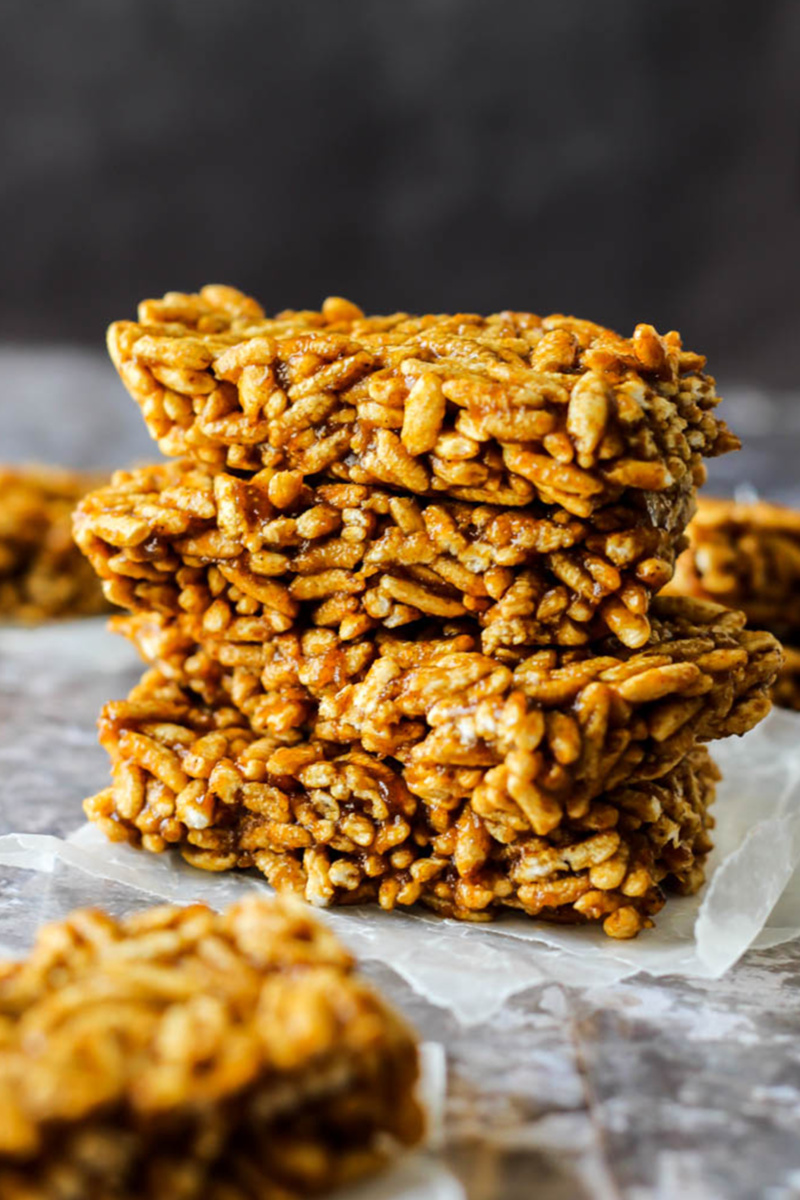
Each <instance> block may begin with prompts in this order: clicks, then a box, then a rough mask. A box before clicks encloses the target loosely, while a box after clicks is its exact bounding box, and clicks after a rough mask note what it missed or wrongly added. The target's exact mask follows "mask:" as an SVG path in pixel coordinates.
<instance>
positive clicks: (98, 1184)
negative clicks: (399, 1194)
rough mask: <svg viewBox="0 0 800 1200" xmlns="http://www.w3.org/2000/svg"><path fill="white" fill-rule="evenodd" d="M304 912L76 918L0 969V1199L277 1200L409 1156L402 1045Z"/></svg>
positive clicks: (266, 905)
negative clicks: (390, 1149)
mask: <svg viewBox="0 0 800 1200" xmlns="http://www.w3.org/2000/svg"><path fill="white" fill-rule="evenodd" d="M308 914H309V910H308V909H307V908H306V907H305V906H304V905H300V904H298V903H297V902H295V901H291V900H275V901H269V900H263V899H247V900H244V901H242V902H241V903H239V904H236V905H234V906H233V907H232V908H230V909H228V911H227V912H225V913H224V914H222V915H217V914H215V913H214V912H212V911H211V910H210V909H208V908H206V907H205V906H204V905H200V904H196V905H192V906H191V907H188V908H170V907H160V908H150V909H146V910H144V911H143V912H141V913H138V914H136V915H135V916H132V917H128V918H126V919H124V920H121V921H120V920H115V919H114V918H113V917H110V916H108V915H106V914H105V913H102V912H98V911H90V910H79V911H76V912H73V913H72V914H71V915H70V916H69V917H68V918H67V919H66V920H64V921H62V922H60V923H59V924H56V925H51V926H46V927H45V928H44V929H42V930H41V931H40V933H39V936H38V939H37V942H36V945H35V947H34V949H33V951H32V952H31V954H30V956H29V958H28V959H27V960H26V961H24V962H20V963H5V964H2V966H0V1194H2V1196H3V1197H4V1200H56V1198H57V1197H58V1198H64V1200H67V1198H72V1197H74V1198H75V1200H78V1198H80V1200H101V1198H102V1200H141V1198H143V1197H147V1200H176V1198H177V1197H180V1198H181V1200H255V1198H256V1197H258V1200H291V1198H292V1197H297V1196H304V1195H309V1194H312V1193H317V1192H320V1191H323V1190H327V1189H328V1188H330V1187H333V1186H336V1185H337V1184H340V1183H347V1182H350V1181H351V1180H353V1179H355V1178H357V1177H359V1176H361V1175H363V1174H365V1173H369V1172H371V1171H373V1170H375V1169H377V1168H378V1167H379V1166H380V1165H381V1163H382V1162H383V1161H384V1159H385V1149H386V1147H385V1145H384V1143H385V1142H387V1141H388V1140H389V1139H391V1140H392V1141H394V1142H400V1143H408V1144H411V1143H413V1142H414V1141H416V1140H417V1139H418V1138H419V1136H420V1134H421V1126H422V1121H421V1114H420V1110H419V1108H418V1106H417V1103H416V1101H415V1099H414V1095H413V1089H414V1083H415V1080H416V1075H417V1055H416V1047H415V1044H414V1039H413V1037H412V1035H411V1033H410V1032H409V1030H408V1029H407V1028H406V1027H405V1025H404V1024H402V1023H401V1021H400V1020H399V1019H398V1018H397V1017H396V1016H395V1015H394V1014H393V1013H392V1012H391V1011H390V1010H389V1009H388V1008H387V1007H386V1006H385V1005H384V1003H383V1001H382V1000H381V999H380V998H379V997H378V996H377V995H376V994H375V993H374V992H373V991H372V989H371V988H369V987H368V986H367V985H366V984H365V983H363V982H362V981H361V980H360V979H359V978H358V976H357V975H356V974H355V973H354V963H353V960H352V959H351V957H350V955H349V954H348V953H347V952H346V951H345V950H344V949H343V947H342V946H341V945H340V944H339V942H338V941H337V940H336V939H335V937H334V936H333V935H332V934H331V933H330V932H329V931H328V930H327V929H325V928H323V927H322V926H321V925H320V924H318V923H317V922H316V921H314V920H313V919H311V917H310V916H309V915H308Z"/></svg>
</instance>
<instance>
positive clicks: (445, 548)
mask: <svg viewBox="0 0 800 1200" xmlns="http://www.w3.org/2000/svg"><path fill="white" fill-rule="evenodd" d="M669 495H670V502H669V503H667V500H666V498H663V497H662V498H660V499H659V502H657V503H655V504H651V505H649V506H645V505H643V504H642V505H637V504H636V503H635V502H634V501H629V502H628V503H627V504H618V505H612V506H609V507H608V508H605V509H602V510H600V512H598V513H596V514H595V515H594V516H593V517H592V518H590V519H584V518H579V517H574V516H571V515H570V514H569V513H567V512H566V511H564V510H563V509H555V510H553V509H551V510H544V509H542V508H541V506H539V505H529V506H527V507H526V508H524V509H504V508H498V507H496V506H491V505H476V504H465V503H461V502H458V501H454V500H447V499H443V500H438V501H434V500H424V499H418V498H416V497H413V496H398V495H395V494H393V493H391V492H387V491H385V490H381V489H379V488H375V487H371V486H367V485H360V484H352V483H334V484H322V485H320V486H317V487H315V488H313V489H312V488H311V487H308V486H306V485H304V483H303V479H302V477H301V476H300V474H299V473H298V472H289V471H285V472H281V473H278V474H275V473H273V472H270V471H264V472H262V473H261V475H256V476H254V477H252V478H251V479H241V478H238V477H237V476H235V475H232V474H229V473H225V472H222V471H220V472H213V471H211V470H209V469H208V468H206V467H202V466H194V465H193V464H192V463H191V462H178V463H168V464H164V465H156V466H148V467H141V468H139V469H138V470H135V471H131V472H127V471H120V472H117V474H115V476H114V478H113V480H112V482H111V484H110V485H108V486H106V487H104V488H101V489H100V490H99V491H96V492H93V493H91V495H89V496H87V497H86V498H85V499H84V500H83V502H82V503H81V505H80V507H79V509H78V510H77V512H76V515H75V537H76V540H77V542H78V544H79V545H80V546H81V548H82V549H83V551H84V553H85V554H86V555H87V556H88V558H89V560H90V562H91V564H92V566H93V567H94V569H95V570H96V571H97V573H98V574H99V575H100V577H101V578H102V580H103V581H104V589H105V593H106V595H107V597H108V599H109V600H111V601H112V602H113V603H114V604H118V605H120V606H121V607H125V608H128V609H131V610H134V611H154V612H162V613H166V614H177V613H181V612H189V613H192V614H195V615H197V616H198V617H199V618H201V624H202V630H203V636H212V637H219V636H224V637H226V638H228V639H229V640H237V631H238V630H241V631H242V634H241V640H245V641H256V640H267V639H268V638H270V637H272V636H273V635H274V634H275V633H282V632H286V631H287V630H288V629H291V628H292V627H293V626H294V625H295V624H304V625H306V626H308V625H319V626H321V627H323V628H332V629H335V630H336V631H337V633H338V636H339V638H340V639H341V640H343V641H348V640H350V639H352V638H356V637H358V636H360V635H361V634H364V633H366V632H368V631H369V630H370V629H374V628H376V627H380V626H383V627H387V628H395V627H397V626H400V625H404V624H407V623H408V622H410V621H415V620H418V619H419V618H421V617H429V618H437V619H442V618H443V619H453V618H457V617H462V616H474V617H475V618H476V619H478V620H479V621H480V623H481V625H482V627H483V646H484V648H485V649H486V651H487V652H488V653H491V652H493V651H494V650H496V649H497V648H498V647H500V646H503V645H512V646H513V645H537V644H553V643H557V644H561V645H581V644H583V643H585V642H587V641H589V640H590V639H591V638H597V637H598V636H602V635H603V634H607V633H609V632H611V633H613V634H615V635H616V636H617V637H618V638H619V639H620V641H622V642H623V643H624V644H625V645H627V646H632V647H639V646H643V645H644V644H645V643H646V642H647V639H648V637H649V636H650V623H649V621H648V617H647V611H648V607H649V603H650V598H651V596H652V595H653V593H655V592H657V591H658V590H659V589H660V588H661V587H663V585H664V584H665V583H666V582H667V581H668V580H669V579H670V578H671V575H672V570H673V567H674V561H675V555H676V550H679V549H681V548H682V546H683V544H684V542H683V537H682V534H683V530H684V528H685V526H686V523H687V521H688V519H689V517H690V516H691V513H692V511H693V508H694V493H693V489H692V488H691V487H689V486H688V484H687V486H686V487H683V486H681V487H678V488H673V489H672V491H671V493H670V494H669ZM662 501H663V502H662Z"/></svg>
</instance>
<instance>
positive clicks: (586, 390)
mask: <svg viewBox="0 0 800 1200" xmlns="http://www.w3.org/2000/svg"><path fill="white" fill-rule="evenodd" d="M139 318H140V320H139V323H135V322H130V321H120V322H117V323H116V324H114V325H112V326H111V329H110V330H109V337H108V344H109V350H110V353H111V357H112V359H113V361H114V363H115V365H116V367H117V369H118V371H119V373H120V375H121V377H122V379H123V381H124V383H125V385H126V387H127V388H128V390H129V392H130V393H131V395H132V396H133V397H134V399H135V400H136V401H137V402H138V403H139V405H140V406H141V408H142V412H143V414H144V417H145V420H146V422H147V425H148V428H149V429H150V432H151V433H152V435H153V437H155V438H156V440H157V441H158V444H159V446H160V448H161V449H162V451H163V452H164V453H165V454H167V455H172V456H174V455H178V456H183V455H188V456H190V457H192V458H194V459H195V460H197V461H201V462H204V463H207V464H209V465H210V466H213V467H225V466H227V467H229V468H230V469H233V470H236V471H246V472H257V471H261V470H262V469H263V468H264V467H269V468H272V469H274V470H278V471H281V470H292V471H298V472H299V473H300V474H301V475H302V476H303V477H311V476H318V475H325V476H328V477H330V478H334V479H339V480H346V481H349V482H351V483H357V484H383V485H385V486H388V487H390V488H395V489H398V490H402V491H405V492H407V493H410V494H414V495H422V496H441V495H449V496H451V497H453V498H455V499H458V500H467V501H474V502H480V503H493V504H502V505H507V506H519V505H523V504H528V503H530V502H531V501H532V500H539V501H541V502H542V503H544V504H549V505H557V506H559V507H561V508H563V509H565V510H566V511H567V512H569V513H571V514H573V515H575V516H578V517H588V516H590V515H591V514H592V513H594V512H596V511H597V510H598V509H601V508H603V507H605V506H607V505H609V504H613V503H615V502H616V501H617V500H618V499H619V498H620V496H621V495H622V494H623V492H625V491H627V490H628V489H632V490H633V491H635V492H640V493H643V494H644V496H645V497H651V496H655V497H659V496H663V495H664V494H665V493H666V494H667V496H668V494H669V493H670V491H671V489H673V488H675V487H676V486H677V485H679V484H681V482H682V481H685V480H687V479H689V480H692V481H693V482H695V483H696V482H699V481H700V479H701V478H702V461H701V460H702V458H703V457H711V456H715V455H718V454H722V453H725V452H726V451H727V450H731V449H734V448H736V447H737V446H738V442H737V440H736V438H734V437H733V436H732V435H731V434H730V433H729V432H728V430H727V428H726V427H725V425H724V423H723V422H721V421H720V420H718V418H717V417H716V416H715V415H714V408H715V406H716V404H717V402H718V397H717V395H716V392H715V387H714V380H713V379H712V378H711V377H710V376H708V375H706V374H704V373H703V367H704V365H705V360H704V359H703V358H702V357H701V356H700V355H697V354H693V353H690V352H688V351H684V350H683V349H682V346H681V340H680V336H679V335H678V334H677V333H674V332H672V333H668V334H666V335H665V336H664V337H659V335H658V334H657V333H656V331H655V330H654V329H653V328H652V326H650V325H638V326H637V327H636V329H635V331H634V334H633V336H632V337H631V338H630V339H628V338H623V337H620V336H619V335H618V334H616V333H613V332H612V331H610V330H608V329H604V328H603V327H602V326H599V325H595V324H592V323H591V322H589V321H581V320H577V319H575V318H572V317H565V316H558V315H556V316H549V317H544V318H541V317H537V316H534V315H533V314H531V313H515V312H503V313H497V314H494V315H492V316H488V317H481V316H476V315H474V314H468V313H459V314H455V315H453V316H447V315H439V316H434V315H429V316H409V315H407V314H405V313H397V314H394V315H392V316H387V317H365V316H364V314H363V313H362V312H361V310H360V309H359V308H357V307H356V306H355V305H353V304H350V303H348V302H347V301H344V300H340V299H336V298H333V299H329V300H327V301H326V302H325V304H323V306H322V309H321V311H320V312H309V311H303V312H293V311H286V312H283V313H280V314H278V316H277V317H276V318H274V319H266V318H265V316H264V313H263V310H262V309H261V307H260V306H259V305H258V304H257V303H256V302H255V301H254V300H252V299H250V298H249V297H247V296H244V295H242V294H241V293H240V292H237V291H235V290H234V289H232V288H225V287H220V286H212V287H206V288H203V290H202V291H201V292H200V293H199V295H183V294H180V293H169V294H168V295H167V296H165V297H164V298H163V300H149V301H145V302H144V303H143V304H142V305H141V306H140V310H139Z"/></svg>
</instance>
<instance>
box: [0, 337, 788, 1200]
mask: <svg viewBox="0 0 800 1200" xmlns="http://www.w3.org/2000/svg"><path fill="white" fill-rule="evenodd" d="M4 361H6V362H7V361H8V360H7V359H6V360H4V359H3V356H2V355H0V370H2V369H3V365H4ZM14 361H15V364H16V368H17V369H20V366H21V364H20V360H19V356H17V358H16V359H15V360H14ZM94 361H95V365H94V366H87V362H88V360H85V359H83V358H80V359H75V358H74V357H69V356H68V357H67V358H60V357H57V356H56V355H55V354H54V355H53V356H51V357H49V358H45V359H42V360H41V361H40V367H41V366H42V365H43V364H44V365H46V367H47V370H48V371H49V372H52V375H51V376H50V377H48V375H47V374H46V372H45V371H44V370H42V371H40V375H39V380H40V389H39V391H38V393H37V396H38V398H37V396H35V395H34V393H33V392H32V393H31V405H33V404H37V403H38V404H39V405H40V407H39V408H38V409H37V410H36V412H37V416H36V419H35V420H34V419H32V415H31V414H32V409H31V408H28V407H27V406H26V407H25V409H24V410H20V412H19V414H18V419H15V421H14V422H12V424H11V438H10V441H9V442H7V443H5V444H4V446H3V456H4V457H8V458H18V459H21V458H29V457H32V456H38V457H41V456H42V454H41V452H40V451H39V446H40V445H42V444H44V445H45V446H47V447H48V453H49V456H51V457H56V452H57V457H58V458H59V459H60V460H61V461H73V462H76V463H77V462H98V463H99V462H104V461H105V462H114V461H116V462H119V461H122V460H123V459H124V458H125V457H126V456H127V451H128V449H129V448H130V449H131V451H132V453H131V455H130V456H131V457H142V456H143V455H146V454H147V453H148V449H147V443H146V440H143V439H141V438H140V437H138V434H137V432H136V431H135V422H134V423H131V421H130V419H129V414H128V413H127V412H126V411H125V401H124V399H123V396H122V393H121V390H119V389H118V385H116V384H115V383H114V382H113V380H111V379H109V381H108V383H109V390H108V396H107V405H108V407H106V393H105V384H104V383H100V382H99V379H100V377H99V376H97V375H96V374H94V372H95V371H96V370H97V371H101V368H100V367H99V365H98V364H99V359H97V360H94ZM24 365H25V364H22V366H24ZM76 371H77V374H76V373H75V372H76ZM86 372H88V374H86ZM101 374H102V371H101ZM103 378H104V377H103ZM87 379H95V381H96V382H95V383H93V384H91V386H86V381H87ZM53 396H56V397H58V398H59V411H55V410H54V408H53V406H52V401H49V400H48V399H47V398H48V397H53ZM2 403H4V404H5V403H6V401H5V400H4V401H2ZM95 404H98V405H100V406H101V410H102V413H103V421H104V429H105V435H104V437H105V440H104V442H103V444H102V446H101V445H99V444H98V442H97V439H96V436H95V432H94V431H95V423H94V419H93V414H94V412H95V409H94V408H93V405H95ZM777 411H779V410H778V409H777V407H776V406H775V405H773V404H772V403H771V402H770V401H769V400H767V399H766V398H764V397H748V396H747V395H746V394H744V393H739V394H734V395H733V396H732V399H731V405H730V413H729V415H730V417H731V422H732V423H733V424H734V425H735V426H736V427H737V429H739V430H740V431H741V432H742V433H744V434H746V435H748V443H749V449H748V452H747V453H746V454H743V455H740V456H739V458H738V462H737V460H736V459H734V458H733V457H732V458H731V459H730V460H728V462H726V463H721V464H719V467H718V468H715V478H716V482H717V485H718V487H720V488H729V487H732V486H735V485H736V484H737V483H744V482H748V483H750V484H753V485H756V486H759V487H760V488H761V489H762V490H763V491H764V492H766V493H767V494H772V495H777V494H781V495H784V496H786V497H789V496H791V495H792V494H795V495H796V493H794V492H793V487H794V486H795V484H794V458H795V454H796V448H797V445H798V437H797V434H798V430H797V429H795V430H794V431H792V430H790V431H789V435H788V436H787V435H786V432H785V427H783V432H782V431H781V427H780V426H779V425H778V423H777V420H776V419H775V413H776V412H777ZM65 414H68V416H69V420H66V421H65V420H64V419H63V418H64V415H65ZM39 421H41V422H42V423H43V424H42V426H41V434H42V436H43V438H44V439H45V440H44V442H43V443H42V442H40V440H39V427H38V425H37V423H38V422H39ZM55 427H57V428H58V430H60V434H59V436H58V437H56V436H55V435H53V433H52V430H53V428H55ZM6 428H7V427H6ZM48 438H49V439H50V440H49V441H48V440H47V439H48ZM127 438H131V440H130V441H126V440H125V439H127ZM133 439H136V449H135V450H133V445H134V440H133ZM123 448H124V452H123ZM137 672H138V667H137V666H136V663H135V660H134V658H133V655H132V654H131V655H130V656H127V655H126V653H125V648H124V647H119V648H118V649H117V650H111V649H110V650H109V656H108V658H107V659H106V660H101V661H99V662H97V663H93V664H91V665H87V664H86V663H85V662H83V661H82V659H81V655H80V653H79V652H78V653H75V654H74V655H70V656H68V657H66V658H65V657H61V658H59V660H58V661H56V660H55V659H54V658H52V657H51V656H49V655H48V654H47V653H46V652H43V653H41V654H39V655H37V656H36V657H35V658H33V659H32V660H31V663H30V670H26V671H25V672H24V673H23V682H22V684H20V676H19V672H18V671H16V670H15V671H14V673H13V677H12V674H11V672H10V670H4V664H3V662H2V661H0V832H6V831H10V830H28V831H36V832H56V833H66V832H68V831H69V830H71V829H73V828H74V827H75V826H76V825H77V824H78V823H79V822H80V819H81V818H80V811H79V805H80V800H81V798H82V797H83V796H84V795H86V794H88V793H89V792H90V791H92V790H93V789H95V788H98V787H101V786H102V785H103V782H104V780H105V778H106V774H107V767H106V761H105V756H104V754H103V753H102V752H101V751H100V750H99V748H98V747H97V746H96V744H95V740H94V729H93V724H94V719H95V716H96V713H97V711H98V709H99V707H100V704H101V703H102V701H103V700H105V699H107V698H109V697H111V696H122V695H124V693H125V691H126V690H127V688H128V687H129V686H130V684H131V682H132V680H133V679H134V678H135V677H136V675H137ZM76 729H77V731H78V732H77V733H76ZM92 886H93V887H96V886H97V883H96V881H93V882H92ZM83 887H84V885H83V883H82V879H81V876H80V875H79V874H73V875H66V874H65V873H64V872H63V871H62V872H57V873H56V874H55V875H54V876H53V877H52V878H43V877H41V876H38V875H36V876H34V875H32V874H31V873H30V872H24V871H11V870H7V869H2V872H1V873H0V898H1V901H2V902H0V942H2V941H10V942H12V943H13V944H21V943H22V942H24V941H25V940H26V939H27V938H28V937H29V936H30V934H31V932H32V930H33V928H34V926H35V924H36V923H37V922H38V921H39V920H40V919H44V918H49V917H52V916H55V915H57V914H58V913H60V912H63V911H64V909H65V908H67V907H69V906H70V905H71V904H73V903H79V902H80V900H81V896H82V890H83ZM95 894H96V893H95ZM100 898H101V899H102V900H103V902H104V903H106V904H108V905H109V907H111V908H113V909H116V910H123V909H126V908H128V907H130V906H132V905H135V904H138V903H140V902H141V897H140V896H139V895H138V894H137V893H134V892H131V891H129V890H127V889H124V888H121V887H118V886H115V885H110V884H104V885H101V892H100ZM370 971H371V973H372V974H373V975H374V976H375V978H376V979H377V980H378V981H379V982H380V983H381V985H382V986H384V987H385V988H386V990H387V992H388V993H389V994H390V995H391V997H392V998H393V999H394V1000H395V1001H396V1003H398V1004H399V1005H400V1006H401V1007H402V1008H403V1010H404V1011H405V1012H406V1013H407V1014H408V1015H409V1016H410V1017H411V1018H412V1019H413V1020H414V1021H415V1023H416V1024H417V1026H418V1028H419V1029H420V1031H421V1032H422V1034H423V1036H424V1037H425V1038H426V1039H429V1040H431V1039H432V1040H438V1041H441V1042H442V1043H444V1045H445V1046H446V1048H447V1053H448V1060H449V1089H448V1106H447V1144H446V1149H445V1153H446V1155H447V1158H448V1160H449V1161H450V1162H451V1164H452V1165H453V1166H454V1168H455V1169H456V1171H457V1172H458V1174H459V1175H460V1176H461V1177H462V1179H463V1180H464V1183H465V1187H466V1190H467V1193H468V1196H469V1198H470V1200H531V1198H532V1197H536V1200H584V1198H591V1200H675V1198H678V1197H679V1198H680V1200H716V1198H718V1197H725V1198H731V1200H753V1198H754V1197H764V1198H765V1200H789V1198H791V1197H797V1196H800V1001H798V987H799V986H800V942H795V943H791V944H789V945H785V946H782V947H778V948H775V949H773V950H770V951H765V952H760V953H750V954H748V955H747V956H746V957H745V958H744V960H743V961H742V962H741V963H740V964H739V965H738V966H737V967H736V968H735V969H734V970H732V971H731V972H729V974H728V975H727V976H726V977H725V978H724V979H722V980H720V981H717V982H705V981H694V982H687V981H684V980H661V981H657V982H656V981H652V980H649V979H645V978H641V977H640V978H637V979H634V980H631V981H629V982H626V983H624V984H621V985H619V986H617V987H615V988H613V989H608V990H605V991H602V992H598V991H595V992H594V993H592V994H587V993H583V992H581V991H579V990H577V989H576V990H570V989H565V988H561V987H555V986H547V987H542V988H538V989H534V990H531V991H529V992H527V993H524V994H523V995H521V996H519V997H518V998H516V999H515V1000H514V1001H513V1002H512V1003H511V1004H509V1005H508V1006H507V1007H506V1008H505V1009H504V1010H503V1011H502V1012H501V1013H500V1014H499V1015H498V1016H497V1017H495V1018H494V1019H493V1020H492V1021H491V1022H490V1023H489V1024H487V1025H484V1026H479V1027H477V1028H472V1029H466V1030H465V1029H463V1028H460V1027H459V1026H458V1025H457V1023H456V1022H455V1021H454V1020H453V1018H452V1017H451V1016H450V1015H449V1014H448V1013H446V1012H444V1011H442V1010H440V1009H436V1008H433V1007H431V1006H430V1005H428V1004H427V1003H425V1002H423V1001H421V1000H420V999H419V998H418V997H416V996H415V995H414V994H413V993H412V992H411V991H410V989H409V988H408V987H407V985H406V984H405V983H403V981H402V980H400V979H399V978H398V977H397V976H396V975H395V974H393V973H392V972H391V971H390V970H388V969H387V968H385V967H379V966H375V967H371V968H370Z"/></svg>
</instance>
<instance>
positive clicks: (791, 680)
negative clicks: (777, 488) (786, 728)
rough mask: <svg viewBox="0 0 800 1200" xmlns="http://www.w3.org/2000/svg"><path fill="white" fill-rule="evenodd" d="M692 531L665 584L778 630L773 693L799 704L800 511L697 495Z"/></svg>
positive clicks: (786, 704)
mask: <svg viewBox="0 0 800 1200" xmlns="http://www.w3.org/2000/svg"><path fill="white" fill-rule="evenodd" d="M689 537H690V543H689V548H688V549H687V550H686V552H685V553H684V554H682V555H681V557H680V559H679V560H678V564H677V568H676V572H675V578H674V580H673V581H672V583H671V584H670V585H669V587H667V588H666V589H665V592H666V593H667V594H670V595H675V596H681V595H682V596H698V597H701V598H703V599H708V600H714V601H716V602H717V603H719V604H726V605H728V606H729V607H731V608H737V609H741V610H742V612H744V613H745V614H746V616H747V619H748V621H749V622H750V623H751V624H752V625H756V626H759V627H763V628H765V629H769V630H770V631H771V632H772V633H773V634H775V636H776V637H778V638H780V640H781V641H782V642H783V643H784V647H783V648H784V653H785V662H784V664H783V666H782V667H781V670H780V672H779V674H778V678H777V680H776V683H775V687H774V688H773V690H772V698H773V700H774V702H775V703H776V704H779V705H781V707H783V708H793V709H797V710H799V711H800V650H798V649H796V648H794V647H795V645H796V644H800V512H798V511H796V510H795V509H792V508H787V507H785V506H783V505H779V504H769V503H767V502H766V501H765V500H758V501H755V502H754V503H751V504H744V503H740V502H738V501H735V500H719V499H716V498H710V497H709V498H705V497H701V499H700V500H699V503H698V509H697V515H696V516H695V518H694V520H693V521H692V523H691V525H690V526H689Z"/></svg>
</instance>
